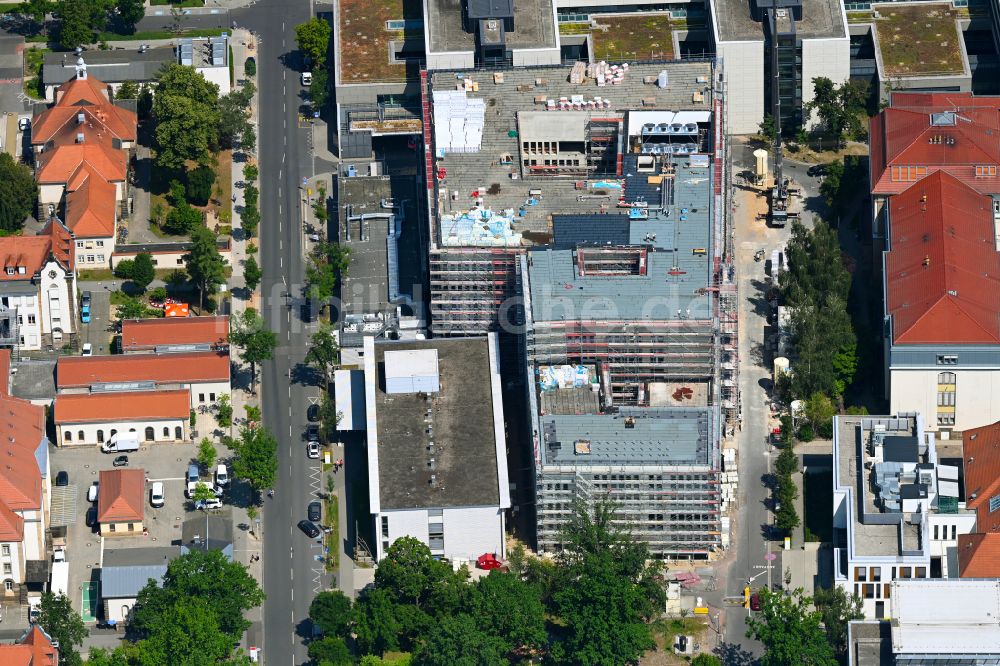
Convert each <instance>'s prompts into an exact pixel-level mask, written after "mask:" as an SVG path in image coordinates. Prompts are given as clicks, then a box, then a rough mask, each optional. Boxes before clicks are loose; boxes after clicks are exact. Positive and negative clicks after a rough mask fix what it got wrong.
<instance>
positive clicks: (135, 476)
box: [97, 468, 146, 523]
mask: <svg viewBox="0 0 1000 666" xmlns="http://www.w3.org/2000/svg"><path fill="white" fill-rule="evenodd" d="M98 483H99V484H100V488H101V491H100V492H99V493H98V495H97V520H98V522H101V523H130V522H139V521H141V520H142V518H143V516H144V515H145V514H144V511H145V504H144V499H145V495H146V472H145V471H143V470H141V469H135V468H132V469H121V468H119V469H102V470H101V473H100V475H99V476H98Z"/></svg>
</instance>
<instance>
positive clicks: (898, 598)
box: [890, 578, 1000, 663]
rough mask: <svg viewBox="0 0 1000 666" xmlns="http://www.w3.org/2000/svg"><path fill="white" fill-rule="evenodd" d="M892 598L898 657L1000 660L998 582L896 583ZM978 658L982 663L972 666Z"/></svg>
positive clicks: (941, 580) (894, 646)
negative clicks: (987, 658)
mask: <svg viewBox="0 0 1000 666" xmlns="http://www.w3.org/2000/svg"><path fill="white" fill-rule="evenodd" d="M890 598H891V599H892V650H893V652H894V653H895V654H908V655H921V654H923V655H932V654H948V655H955V656H953V657H952V659H953V660H954V661H953V662H952V663H996V662H994V661H987V660H985V656H986V655H992V658H993V659H996V658H997V657H998V655H1000V617H998V616H997V609H998V608H1000V580H997V579H995V578H991V579H977V578H960V579H950V578H927V579H924V578H922V579H915V580H894V581H892V583H891V588H890ZM957 655H966V659H968V660H969V661H966V660H965V659H961V660H960V658H959V657H958V656H957ZM976 656H978V657H979V658H980V659H983V661H978V660H976V661H972V659H974V658H975V657H976Z"/></svg>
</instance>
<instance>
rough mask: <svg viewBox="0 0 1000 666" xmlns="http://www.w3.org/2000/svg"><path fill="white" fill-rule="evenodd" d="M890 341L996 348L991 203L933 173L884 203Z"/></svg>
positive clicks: (999, 329) (998, 289)
mask: <svg viewBox="0 0 1000 666" xmlns="http://www.w3.org/2000/svg"><path fill="white" fill-rule="evenodd" d="M889 234H890V236H891V239H892V242H891V244H890V247H891V248H892V249H891V251H890V252H889V253H888V254H887V255H886V260H885V279H886V293H887V296H888V310H889V312H890V313H891V314H892V332H893V342H895V343H897V344H900V343H903V344H934V343H938V344H940V343H952V344H976V343H985V344H997V343H1000V253H998V252H997V250H996V244H995V240H994V234H995V231H994V228H993V203H992V200H991V199H990V198H989V197H987V196H984V195H982V194H979V193H978V192H976V190H974V189H972V188H971V187H969V186H968V185H966V184H964V183H963V182H961V181H960V180H959V179H957V178H955V177H954V176H952V175H950V174H948V173H945V172H943V171H937V172H935V173H933V174H931V175H930V176H927V177H926V178H923V179H922V180H920V181H918V182H916V183H914V184H913V185H911V186H910V187H909V189H907V190H906V191H905V192H903V193H901V194H897V195H895V196H893V197H892V198H891V199H890V201H889Z"/></svg>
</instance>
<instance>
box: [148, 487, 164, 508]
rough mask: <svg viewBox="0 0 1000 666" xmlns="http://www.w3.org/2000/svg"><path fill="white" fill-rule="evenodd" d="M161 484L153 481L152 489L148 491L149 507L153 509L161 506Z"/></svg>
mask: <svg viewBox="0 0 1000 666" xmlns="http://www.w3.org/2000/svg"><path fill="white" fill-rule="evenodd" d="M163 501H164V500H163V482H162V481H154V482H153V487H152V488H150V489H149V505H150V506H153V507H161V506H163Z"/></svg>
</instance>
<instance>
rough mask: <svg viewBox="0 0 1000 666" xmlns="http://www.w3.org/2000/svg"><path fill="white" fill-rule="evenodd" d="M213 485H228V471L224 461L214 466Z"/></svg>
mask: <svg viewBox="0 0 1000 666" xmlns="http://www.w3.org/2000/svg"><path fill="white" fill-rule="evenodd" d="M215 485H217V486H220V487H225V486H228V485H229V471H228V470H227V469H226V465H225V464H224V463H219V466H218V467H216V468H215Z"/></svg>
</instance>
